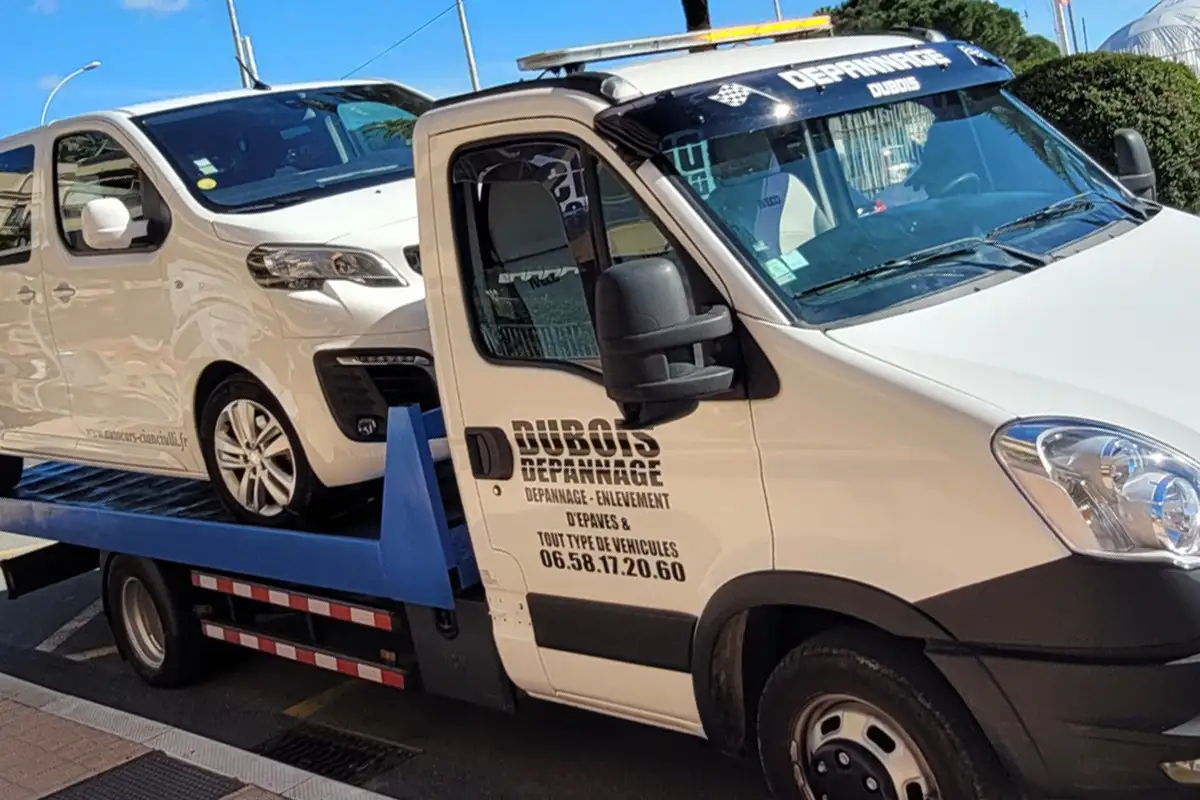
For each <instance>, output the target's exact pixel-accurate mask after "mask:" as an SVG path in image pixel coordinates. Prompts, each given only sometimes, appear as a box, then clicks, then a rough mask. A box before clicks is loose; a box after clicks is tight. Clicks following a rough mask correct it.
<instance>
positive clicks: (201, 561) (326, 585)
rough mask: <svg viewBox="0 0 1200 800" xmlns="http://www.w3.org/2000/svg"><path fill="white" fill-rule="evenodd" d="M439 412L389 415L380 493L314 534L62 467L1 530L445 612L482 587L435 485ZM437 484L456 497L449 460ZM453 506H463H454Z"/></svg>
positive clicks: (3, 517) (186, 494) (123, 475)
mask: <svg viewBox="0 0 1200 800" xmlns="http://www.w3.org/2000/svg"><path fill="white" fill-rule="evenodd" d="M444 437H445V426H444V423H443V422H442V418H441V410H440V409H433V410H431V411H428V412H425V413H422V412H421V411H420V409H419V408H417V407H416V406H412V407H407V408H394V409H392V410H391V412H390V414H389V419H388V449H387V463H386V468H385V474H384V479H383V482H382V488H381V490H380V493H379V497H378V498H377V499H376V500H374V501H370V500H367V499H365V498H364V499H361V500H357V499H356V502H353V503H348V504H347V507H348V509H349V511H348V512H347V514H345V515H343V516H341V517H339V518H337V519H335V520H330V521H327V522H325V523H323V524H322V525H321V526H320V527H319V528H317V529H315V530H304V531H302V530H285V529H276V528H265V527H257V526H249V525H242V524H239V523H237V522H235V521H234V520H233V519H232V518H231V517H230V516H229V515H228V514H227V513H226V512H225V511H224V510H223V509H222V507H221V506H220V504H219V502H218V500H217V499H216V496H215V495H214V494H213V490H212V487H211V486H210V485H208V484H207V483H205V482H203V481H194V480H187V479H181V478H173V477H160V476H151V475H142V474H137V473H131V472H126V471H120V470H113V469H103V468H97V467H87V466H77V465H70V464H62V463H56V462H47V463H43V464H39V465H37V466H35V467H33V468H31V469H29V470H28V471H27V473H26V475H25V476H24V478H23V479H22V481H21V483H20V485H19V486H18V487H17V489H16V490H15V492H13V493H12V494H11V495H10V496H7V497H0V528H2V529H3V530H6V531H8V532H10V533H16V534H22V535H26V536H33V537H36V538H40V539H49V540H51V541H54V542H60V543H63V544H68V545H74V546H76V547H80V548H90V549H93V550H96V551H99V552H105V551H107V552H118V553H125V554H128V555H134V556H143V557H146V558H152V559H158V560H162V561H169V562H173V563H177V564H183V565H188V566H190V567H202V568H206V569H209V570H212V571H215V572H220V573H224V574H229V575H253V576H256V577H258V578H261V579H267V580H272V581H279V582H284V583H288V584H292V585H296V586H307V587H314V588H321V589H327V590H332V591H337V592H343V593H346V594H349V595H356V596H363V597H377V598H383V599H388V600H393V601H397V602H402V603H415V604H418V605H424V606H430V607H434V608H445V609H450V608H453V606H454V595H455V593H456V592H458V591H461V590H463V589H466V588H469V587H471V586H474V585H476V584H478V582H479V572H478V568H477V566H476V565H475V557H474V552H473V551H472V549H471V545H470V539H469V537H468V536H467V532H466V527H465V525H464V524H463V521H462V518H461V512H460V511H459V509H458V505H457V503H456V502H451V503H450V504H449V507H447V503H446V502H445V499H446V498H444V497H443V491H442V488H441V487H440V486H439V482H440V481H439V468H438V465H437V464H436V463H435V461H434V457H433V455H432V452H431V442H433V441H434V440H440V439H444ZM443 463H444V467H443V468H442V470H441V472H442V476H441V477H442V479H443V481H442V482H445V483H446V484H447V486H446V488H447V489H448V490H450V489H452V487H453V486H454V484H453V474H452V463H451V462H450V461H445V462H443ZM451 499H452V500H453V499H456V498H451Z"/></svg>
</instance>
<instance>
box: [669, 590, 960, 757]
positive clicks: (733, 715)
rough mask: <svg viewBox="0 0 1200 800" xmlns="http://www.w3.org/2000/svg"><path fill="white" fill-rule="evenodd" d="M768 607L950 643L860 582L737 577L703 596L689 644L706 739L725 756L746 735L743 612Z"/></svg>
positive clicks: (919, 616) (908, 609)
mask: <svg viewBox="0 0 1200 800" xmlns="http://www.w3.org/2000/svg"><path fill="white" fill-rule="evenodd" d="M771 606H792V607H802V608H811V609H816V610H819V611H827V612H832V613H835V614H839V615H841V616H845V617H850V618H853V619H857V620H860V621H862V622H866V623H868V624H871V625H874V626H875V627H877V628H880V629H882V630H884V631H887V632H888V633H890V634H892V635H894V636H900V637H904V638H910V639H920V640H922V641H944V642H952V641H954V637H953V636H952V635H951V634H950V632H949V631H947V630H946V629H945V628H943V627H942V626H941V625H939V624H938V623H937V622H935V621H934V620H933V619H932V618H930V617H929V616H928V615H926V614H925V613H923V612H922V611H920V610H919V609H918V608H916V607H915V606H913V605H912V604H910V603H908V602H906V601H904V600H902V599H900V598H899V597H896V596H895V595H892V594H889V593H887V592H885V591H883V590H881V589H877V588H875V587H873V586H868V585H867V584H864V583H858V582H857V581H852V580H848V579H845V578H837V577H834V576H831V575H820V574H817V573H811V572H798V571H797V572H788V571H764V572H751V573H748V574H746V575H741V576H739V577H737V578H735V579H733V580H732V581H730V582H729V583H727V584H725V585H724V586H722V587H721V588H720V589H718V590H717V591H716V592H715V593H714V594H713V596H712V597H711V598H710V599H709V601H708V604H707V605H706V606H705V608H704V613H703V614H702V615H701V617H700V620H699V622H698V623H697V624H696V631H695V635H694V637H693V642H692V687H693V690H694V692H695V695H696V706H697V708H698V709H699V712H700V722H701V724H702V725H703V727H704V731H705V735H706V736H707V737H708V739H709V741H711V742H712V743H713V744H714V745H716V746H717V747H718V748H719V749H720V750H722V751H723V752H726V753H737V752H740V751H741V750H742V747H743V744H744V740H745V738H746V736H745V734H746V730H745V727H746V721H747V719H746V717H747V714H746V709H745V702H744V701H743V699H742V698H743V697H744V694H745V691H744V690H745V688H746V687H744V685H743V684H744V680H745V675H744V670H743V661H742V658H741V653H742V643H743V642H744V640H745V637H746V635H747V626H748V624H750V621H749V615H748V614H745V613H744V612H746V611H749V610H751V609H755V608H764V607H771ZM750 657H753V654H751V656H750ZM773 666H774V665H773V664H772V665H769V666H767V667H766V669H768V670H769V669H770V668H771V667H773Z"/></svg>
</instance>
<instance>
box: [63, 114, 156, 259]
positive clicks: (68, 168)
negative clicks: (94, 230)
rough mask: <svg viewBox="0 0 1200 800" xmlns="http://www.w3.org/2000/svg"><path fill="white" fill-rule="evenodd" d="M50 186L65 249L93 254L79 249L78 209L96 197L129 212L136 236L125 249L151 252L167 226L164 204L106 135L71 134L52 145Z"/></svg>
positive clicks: (80, 247)
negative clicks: (117, 202)
mask: <svg viewBox="0 0 1200 800" xmlns="http://www.w3.org/2000/svg"><path fill="white" fill-rule="evenodd" d="M54 182H55V187H56V193H57V206H58V227H59V231H60V232H61V233H62V239H63V242H64V244H66V246H67V249H68V250H70V251H72V252H74V253H92V252H98V251H94V250H92V249H91V248H89V247H88V246H87V245H86V244H84V241H83V232H82V231H81V230H80V225H81V222H80V220H81V217H82V214H83V207H84V206H85V205H87V204H88V203H89V202H90V201H92V200H98V199H100V198H102V197H115V198H117V199H118V200H120V201H121V202H122V203H124V204H125V207H126V208H128V209H129V213H130V216H132V217H133V225H134V226H135V228H136V229H137V231H138V235H137V236H136V237H135V238H134V240H133V243H132V245H131V246H130V248H129V249H131V250H143V249H147V248H152V247H154V246H155V245H157V244H158V242H159V241H161V238H162V235H163V233H164V232H165V226H166V225H167V223H168V221H169V212H168V211H167V208H166V204H165V203H164V202H163V200H162V197H161V196H160V195H159V194H158V192H157V191H156V190H155V189H154V187H153V185H151V184H150V182H149V180H147V178H146V176H145V174H144V173H143V172H142V169H141V167H139V166H138V165H137V162H136V161H134V160H133V157H132V156H130V155H129V153H128V152H126V150H125V148H124V147H122V146H121V145H120V144H119V143H118V142H117V141H116V140H115V139H113V138H112V137H111V136H109V135H108V134H106V133H101V132H99V131H86V132H82V133H72V134H68V135H66V136H63V137H62V138H60V139H59V140H58V141H57V142H55V144H54ZM103 252H112V251H103Z"/></svg>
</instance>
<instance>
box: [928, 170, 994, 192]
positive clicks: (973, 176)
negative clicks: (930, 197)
mask: <svg viewBox="0 0 1200 800" xmlns="http://www.w3.org/2000/svg"><path fill="white" fill-rule="evenodd" d="M968 184H973V185H974V188H973V189H971V190H970V191H973V192H975V193H978V192H979V190H980V189H982V188H983V181H982V180H980V178H979V174H978V173H976V172H964V173H963V174H962V175H959V176H958V177H957V178H955V179H954V180H952V181H950V182H949V183H947V184H946V185H945V186H943V187H942V190H941V191H940V192H938V195H937V196H938V197H950V196H952V195H955V194H965V193H966V192H965V191H964V189H965V187H966V186H967V185H968Z"/></svg>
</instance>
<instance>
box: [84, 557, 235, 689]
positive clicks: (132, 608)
mask: <svg viewBox="0 0 1200 800" xmlns="http://www.w3.org/2000/svg"><path fill="white" fill-rule="evenodd" d="M104 591H105V594H106V595H107V597H106V598H105V599H106V600H107V606H108V610H109V615H110V616H109V624H110V625H111V627H112V631H113V638H114V639H116V643H117V650H118V651H119V652H120V653H121V657H122V658H124V659H125V660H126V661H128V662H129V664H130V665H131V666H132V667H133V669H134V671H135V672H137V674H138V675H139V676H140V677H141V679H142V680H144V681H145V682H146V683H148V684H150V685H151V686H162V687H177V686H185V685H187V684H189V683H191V682H193V681H194V680H196V679H197V678H198V677H199V676H200V675H201V674H202V673H203V671H204V670H205V669H206V668H207V667H208V666H209V665H210V664H211V659H210V658H209V654H210V652H211V651H212V650H213V648H212V647H211V646H210V645H209V643H208V640H207V639H205V638H204V636H203V635H202V634H201V632H200V623H199V621H198V620H196V619H194V618H193V617H192V615H191V606H190V603H189V594H188V589H187V587H186V585H185V584H183V583H182V581H178V582H174V581H170V580H168V578H167V576H165V575H164V574H163V572H162V570H160V569H159V567H158V565H156V564H155V563H154V562H153V561H150V560H148V559H144V558H134V557H132V556H114V557H113V560H112V561H111V562H110V563H109V565H108V570H107V577H106V580H105V586H104Z"/></svg>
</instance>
